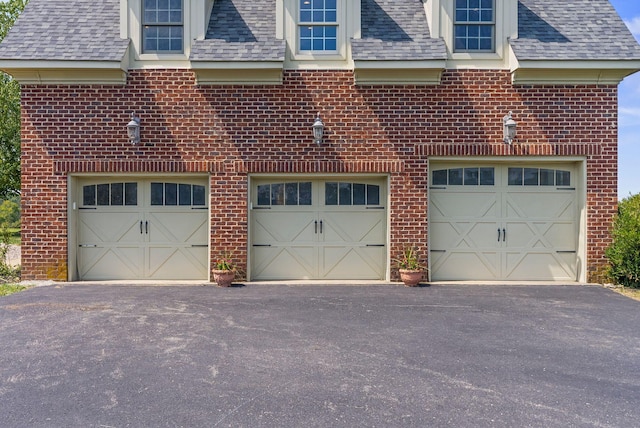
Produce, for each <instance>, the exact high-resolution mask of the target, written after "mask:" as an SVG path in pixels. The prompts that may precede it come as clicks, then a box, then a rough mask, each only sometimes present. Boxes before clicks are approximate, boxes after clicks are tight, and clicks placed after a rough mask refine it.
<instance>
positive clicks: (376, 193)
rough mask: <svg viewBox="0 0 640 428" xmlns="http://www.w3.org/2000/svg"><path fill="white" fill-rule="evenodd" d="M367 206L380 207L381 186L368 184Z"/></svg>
mask: <svg viewBox="0 0 640 428" xmlns="http://www.w3.org/2000/svg"><path fill="white" fill-rule="evenodd" d="M367 205H380V186H376V185H374V184H367Z"/></svg>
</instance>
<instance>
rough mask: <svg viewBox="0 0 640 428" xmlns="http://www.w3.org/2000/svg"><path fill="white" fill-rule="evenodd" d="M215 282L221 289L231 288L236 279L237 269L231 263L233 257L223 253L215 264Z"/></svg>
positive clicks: (213, 271) (213, 270)
mask: <svg viewBox="0 0 640 428" xmlns="http://www.w3.org/2000/svg"><path fill="white" fill-rule="evenodd" d="M212 273H213V281H214V282H215V283H216V284H217V285H218V286H219V287H231V283H232V282H233V280H234V278H235V277H236V268H235V266H234V264H233V262H232V261H231V255H230V254H228V253H223V254H222V255H221V256H220V257H219V258H218V259H217V260H216V261H215V262H214V264H213V269H212Z"/></svg>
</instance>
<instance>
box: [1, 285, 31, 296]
mask: <svg viewBox="0 0 640 428" xmlns="http://www.w3.org/2000/svg"><path fill="white" fill-rule="evenodd" d="M26 289H27V287H25V286H24V285H18V284H0V296H8V295H9V294H13V293H17V292H18V291H22V290H26Z"/></svg>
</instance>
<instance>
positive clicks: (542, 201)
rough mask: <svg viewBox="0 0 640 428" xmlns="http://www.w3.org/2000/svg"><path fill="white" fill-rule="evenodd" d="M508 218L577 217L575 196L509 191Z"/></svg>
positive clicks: (554, 218)
mask: <svg viewBox="0 0 640 428" xmlns="http://www.w3.org/2000/svg"><path fill="white" fill-rule="evenodd" d="M506 201H507V205H506V208H507V212H506V214H505V217H506V218H527V219H531V220H545V219H551V220H554V221H555V220H573V219H575V196H574V195H573V193H564V192H563V193H550V192H538V193H535V192H526V193H513V192H508V193H507V197H506Z"/></svg>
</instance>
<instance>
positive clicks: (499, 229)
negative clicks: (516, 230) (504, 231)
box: [498, 229, 500, 242]
mask: <svg viewBox="0 0 640 428" xmlns="http://www.w3.org/2000/svg"><path fill="white" fill-rule="evenodd" d="M498 242H500V229H498Z"/></svg>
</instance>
